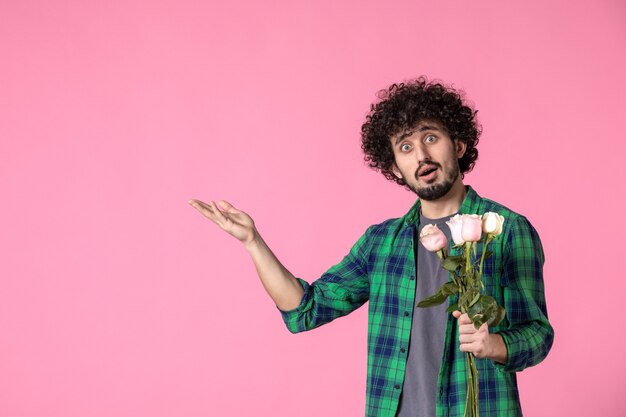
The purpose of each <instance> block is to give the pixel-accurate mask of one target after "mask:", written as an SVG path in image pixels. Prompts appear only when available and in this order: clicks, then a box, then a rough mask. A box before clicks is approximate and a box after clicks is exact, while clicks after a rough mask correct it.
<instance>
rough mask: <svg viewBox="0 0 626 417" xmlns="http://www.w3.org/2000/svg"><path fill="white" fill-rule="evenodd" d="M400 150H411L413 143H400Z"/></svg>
mask: <svg viewBox="0 0 626 417" xmlns="http://www.w3.org/2000/svg"><path fill="white" fill-rule="evenodd" d="M400 150H401V151H402V152H408V151H410V150H411V144H410V143H403V144H402V145H400Z"/></svg>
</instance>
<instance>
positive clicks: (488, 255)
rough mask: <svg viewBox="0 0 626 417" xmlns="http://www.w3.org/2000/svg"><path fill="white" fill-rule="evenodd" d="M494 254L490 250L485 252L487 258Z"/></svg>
mask: <svg viewBox="0 0 626 417" xmlns="http://www.w3.org/2000/svg"><path fill="white" fill-rule="evenodd" d="M491 255H493V252H492V251H490V250H488V251H487V252H485V260H487V259H489V257H490V256H491Z"/></svg>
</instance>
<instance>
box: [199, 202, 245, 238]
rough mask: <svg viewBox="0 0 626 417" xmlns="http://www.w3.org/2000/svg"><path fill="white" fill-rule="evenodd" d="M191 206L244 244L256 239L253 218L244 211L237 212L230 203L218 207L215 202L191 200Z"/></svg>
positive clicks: (223, 203)
mask: <svg viewBox="0 0 626 417" xmlns="http://www.w3.org/2000/svg"><path fill="white" fill-rule="evenodd" d="M189 204H190V205H191V206H192V207H194V208H195V209H196V210H198V211H199V212H200V213H202V215H203V216H205V217H206V218H208V219H209V220H211V221H212V222H213V223H215V224H217V225H218V226H219V227H221V228H222V230H224V231H225V232H227V233H229V234H230V235H232V236H234V237H236V238H237V239H239V240H240V241H242V242H243V243H249V242H251V241H252V240H253V239H254V235H255V229H254V221H253V220H252V218H251V217H250V216H248V214H246V213H244V212H243V211H241V210H237V209H236V208H235V207H234V206H233V205H232V204H230V203H229V202H227V201H224V200H222V201H220V202H219V203H218V204H219V206H218V204H216V203H215V202H214V201H211V203H210V204H207V203H204V202H202V201H200V200H189Z"/></svg>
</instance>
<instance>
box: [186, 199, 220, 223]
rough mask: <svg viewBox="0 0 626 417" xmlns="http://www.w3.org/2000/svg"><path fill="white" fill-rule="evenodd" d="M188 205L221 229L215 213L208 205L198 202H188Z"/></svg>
mask: <svg viewBox="0 0 626 417" xmlns="http://www.w3.org/2000/svg"><path fill="white" fill-rule="evenodd" d="M189 204H190V205H191V206H192V207H193V208H195V209H196V210H198V211H199V212H200V214H202V215H203V216H204V217H206V218H207V219H209V220H211V221H212V222H213V223H215V224H217V225H218V226H220V227H221V225H222V224H221V222H220V221H219V219H218V217H217V215H216V214H215V212H216V211H215V210H214V209H213V208H212V207H211V206H210V205H208V204H206V203H203V202H202V201H199V200H189Z"/></svg>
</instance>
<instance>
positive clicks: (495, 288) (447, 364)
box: [281, 186, 554, 417]
mask: <svg viewBox="0 0 626 417" xmlns="http://www.w3.org/2000/svg"><path fill="white" fill-rule="evenodd" d="M419 210H420V201H419V200H418V201H417V202H416V203H415V205H414V206H413V207H412V208H411V210H409V212H408V213H407V214H406V215H405V216H403V217H401V218H399V219H391V220H387V221H385V222H383V223H381V224H378V225H374V226H371V227H369V228H368V229H367V231H366V232H365V234H364V235H363V236H362V237H361V238H360V239H359V240H358V241H357V242H356V244H355V245H354V246H353V247H352V249H351V250H350V253H349V254H348V255H346V257H345V258H344V259H343V260H342V261H341V262H340V263H338V264H337V265H335V266H333V267H332V268H330V269H329V270H328V271H327V272H326V273H325V274H324V275H323V276H322V277H321V278H320V279H318V280H317V281H315V282H314V283H312V284H308V283H307V282H306V281H304V280H302V279H299V280H300V282H301V283H302V286H303V287H304V290H305V293H304V297H303V298H302V301H301V303H300V305H299V306H298V307H297V308H295V309H294V310H290V311H282V312H281V313H282V316H283V320H284V321H285V324H286V325H287V328H288V329H289V330H290V331H291V332H294V333H295V332H301V331H305V330H310V329H314V328H316V327H318V326H321V325H323V324H326V323H328V322H330V321H332V320H334V319H336V318H338V317H341V316H344V315H346V314H348V313H350V312H352V311H354V310H355V309H357V308H358V307H360V306H361V305H363V304H364V303H365V302H367V301H368V300H369V324H368V366H367V398H366V416H367V417H374V416H376V417H393V416H395V415H396V411H397V408H398V402H399V398H400V394H401V392H402V385H403V382H404V374H405V369H406V361H407V355H408V344H409V338H410V335H411V321H412V317H413V308H414V306H415V304H416V303H417V301H419V300H415V273H416V266H415V258H414V252H413V244H414V232H415V230H416V227H417V225H418V224H417V223H418V222H419ZM488 211H493V212H496V213H499V214H501V215H502V216H504V217H505V222H504V228H503V231H502V235H501V236H500V237H499V238H498V239H497V240H495V241H493V242H492V243H491V244H490V246H489V249H490V250H491V251H493V256H492V257H491V258H489V259H488V260H486V261H485V265H484V270H483V281H484V284H485V291H486V293H487V294H489V295H491V296H493V297H494V298H495V299H496V300H497V301H498V303H499V304H500V305H502V306H504V307H505V309H506V311H507V314H506V318H505V319H504V320H503V321H502V322H501V323H500V324H499V325H498V326H497V327H495V328H490V331H491V332H497V333H499V334H501V335H502V337H503V339H504V341H505V343H506V346H507V349H508V361H507V363H506V364H505V365H502V364H497V363H495V362H494V361H491V360H488V359H477V360H476V366H477V368H478V372H479V380H480V386H479V396H480V399H479V401H480V414H481V416H483V417H490V416H507V417H510V416H521V415H522V412H521V408H520V402H519V397H518V390H517V381H516V374H515V372H517V371H521V370H523V369H524V368H526V367H528V366H532V365H535V364H537V363H539V362H540V361H541V360H543V358H545V356H546V355H547V354H548V351H549V350H550V347H551V346H552V340H553V336H554V332H553V329H552V327H551V325H550V323H549V322H548V317H547V311H546V302H545V297H544V286H543V273H542V269H543V262H544V256H543V249H542V246H541V241H540V240H539V236H538V235H537V232H536V230H535V229H534V228H533V227H532V225H531V224H530V223H529V222H528V220H527V219H526V218H525V217H523V216H521V215H519V214H517V213H514V212H512V211H511V210H509V209H507V208H506V207H504V206H502V205H500V204H498V203H496V202H494V201H491V200H488V199H484V198H481V197H480V196H479V195H478V194H477V193H476V192H475V191H474V190H473V189H472V188H471V187H469V186H468V187H467V195H466V197H465V199H464V200H463V203H462V205H461V208H460V210H459V213H462V214H482V213H485V212H488ZM477 249H478V253H480V251H481V250H482V248H480V246H479V247H478V248H477ZM452 302H455V300H453V299H451V300H450V303H452ZM466 375H467V370H466V368H465V354H464V353H463V352H461V351H460V350H459V341H458V329H457V323H456V320H455V319H454V318H453V317H452V315H450V316H449V318H448V321H447V324H446V335H445V342H444V353H443V360H442V365H441V369H440V371H439V377H438V381H437V388H438V389H437V399H436V407H437V417H444V416H445V417H456V416H462V415H463V411H464V408H465V395H466ZM404 395H410V393H408V392H407V393H405V394H404Z"/></svg>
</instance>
